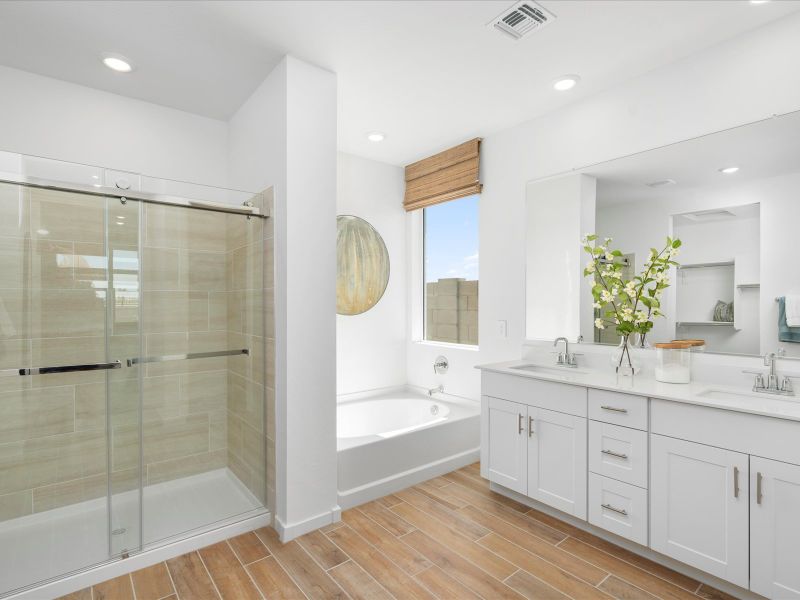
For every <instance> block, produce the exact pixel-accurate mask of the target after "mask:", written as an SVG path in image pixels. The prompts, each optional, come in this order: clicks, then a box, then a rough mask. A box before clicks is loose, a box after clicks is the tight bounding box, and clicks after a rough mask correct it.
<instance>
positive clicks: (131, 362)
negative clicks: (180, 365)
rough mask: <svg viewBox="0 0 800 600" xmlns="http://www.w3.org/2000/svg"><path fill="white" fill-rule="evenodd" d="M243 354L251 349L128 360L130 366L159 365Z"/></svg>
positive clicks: (248, 352) (165, 355)
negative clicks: (172, 361)
mask: <svg viewBox="0 0 800 600" xmlns="http://www.w3.org/2000/svg"><path fill="white" fill-rule="evenodd" d="M242 354H250V349H249V348H239V349H238V350H217V351H215V352H193V353H189V354H164V355H162V356H143V357H141V358H139V357H138V356H137V357H134V358H129V359H128V360H127V363H128V366H129V367H132V366H133V365H138V364H141V363H159V362H168V361H171V360H192V359H195V358H215V357H217V356H240V355H242Z"/></svg>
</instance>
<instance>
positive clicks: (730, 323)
mask: <svg viewBox="0 0 800 600" xmlns="http://www.w3.org/2000/svg"><path fill="white" fill-rule="evenodd" d="M527 219H528V221H527V236H528V237H527V257H526V258H527V263H526V264H527V280H526V287H527V297H526V304H527V306H526V326H527V337H528V339H548V340H552V339H554V338H555V337H557V336H560V335H567V336H568V337H570V338H571V339H573V338H577V337H578V336H582V337H583V341H584V342H593V343H598V344H618V343H619V336H618V335H617V334H616V332H615V331H614V328H613V327H607V328H605V329H602V330H601V329H597V328H596V327H595V324H594V321H595V318H596V317H597V316H598V315H597V314H595V313H596V309H595V308H594V307H593V306H592V302H593V301H592V297H591V293H590V285H591V283H590V279H589V278H584V277H583V268H584V266H585V263H586V261H587V260H588V256H587V255H586V254H585V253H584V251H583V249H582V245H581V243H580V239H581V237H582V236H583V234H585V233H589V232H594V233H597V234H598V235H599V236H600V238H601V239H604V238H605V237H609V238H613V246H614V248H617V249H619V250H620V251H621V252H622V256H619V257H616V258H615V259H614V260H615V261H617V262H619V263H621V264H622V265H623V271H624V274H625V276H628V275H632V274H635V273H638V272H640V271H641V269H642V265H643V263H644V262H645V261H646V260H647V259H648V256H649V252H650V248H651V247H654V246H657V245H659V244H663V242H664V240H665V239H666V238H667V236H670V237H673V238H680V239H681V240H682V242H683V245H682V247H681V249H680V250H681V252H680V255H679V257H678V258H677V259H676V260H677V261H678V262H679V263H680V266H679V267H677V268H673V269H672V272H671V273H670V287H669V288H668V289H667V290H666V291H665V293H664V296H663V299H662V302H661V304H662V307H663V312H664V313H665V315H666V317H665V318H660V319H656V321H655V326H654V328H653V330H652V331H651V332H650V333H649V334H648V338H649V341H650V342H651V343H655V342H662V341H670V340H674V339H701V340H705V348H706V350H707V351H708V352H717V353H728V354H747V355H750V354H753V355H754V354H764V353H766V352H773V351H776V350H778V349H779V348H782V349H784V350H785V352H786V355H787V356H794V357H800V327H788V325H787V322H786V319H785V316H783V315H781V314H779V313H780V308H781V307H782V306H783V303H782V302H781V299H782V298H786V297H787V296H788V297H790V298H792V297H798V296H800V267H799V266H798V264H797V262H796V260H797V257H798V254H800V252H799V251H798V242H797V240H798V239H799V238H800V113H792V114H789V115H785V116H781V117H775V118H773V119H769V120H766V121H761V122H758V123H754V124H750V125H746V126H742V127H738V128H735V129H731V130H727V131H723V132H720V133H716V134H712V135H707V136H704V137H701V138H696V139H692V140H688V141H685V142H682V143H678V144H674V145H671V146H667V147H664V148H659V149H656V150H651V151H648V152H643V153H640V154H636V155H633V156H628V157H624V158H620V159H617V160H613V161H609V162H605V163H602V164H598V165H594V166H592V167H587V168H585V169H580V170H578V171H576V172H574V173H570V174H568V175H563V176H558V177H551V178H548V179H544V180H540V181H533V182H531V183H529V184H528V188H527ZM793 340H797V341H793Z"/></svg>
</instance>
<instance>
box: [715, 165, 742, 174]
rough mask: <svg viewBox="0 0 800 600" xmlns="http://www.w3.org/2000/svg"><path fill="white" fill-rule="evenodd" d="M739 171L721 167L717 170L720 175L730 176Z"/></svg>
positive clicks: (735, 168)
mask: <svg viewBox="0 0 800 600" xmlns="http://www.w3.org/2000/svg"><path fill="white" fill-rule="evenodd" d="M738 170H739V167H723V168H722V169H720V170H719V172H720V173H725V175H730V174H731V173H736V171H738Z"/></svg>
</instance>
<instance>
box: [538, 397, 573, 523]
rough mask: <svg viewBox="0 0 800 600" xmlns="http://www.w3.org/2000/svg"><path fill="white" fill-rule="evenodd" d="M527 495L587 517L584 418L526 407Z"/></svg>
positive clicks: (570, 512) (566, 511)
mask: <svg viewBox="0 0 800 600" xmlns="http://www.w3.org/2000/svg"><path fill="white" fill-rule="evenodd" d="M527 425H528V490H527V493H528V496H529V497H531V498H533V499H534V500H538V501H539V502H542V503H544V504H548V505H550V506H552V507H553V508H557V509H558V510H562V511H564V512H565V513H569V514H571V515H573V516H576V517H578V518H581V519H585V518H586V479H587V474H588V469H587V465H586V419H585V418H584V417H576V416H573V415H568V414H565V413H560V412H555V411H552V410H545V409H543V408H536V407H533V406H529V407H528V422H527Z"/></svg>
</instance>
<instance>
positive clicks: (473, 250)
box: [425, 195, 479, 282]
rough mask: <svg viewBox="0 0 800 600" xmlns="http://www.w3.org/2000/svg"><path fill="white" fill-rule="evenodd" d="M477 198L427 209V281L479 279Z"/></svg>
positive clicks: (445, 203)
mask: <svg viewBox="0 0 800 600" xmlns="http://www.w3.org/2000/svg"><path fill="white" fill-rule="evenodd" d="M478 198H479V196H477V195H475V196H467V197H466V198H460V199H458V200H452V201H450V202H444V203H442V204H436V205H435V206H431V207H430V208H426V209H425V281H426V282H427V281H438V280H439V279H446V278H448V277H463V278H464V279H469V280H471V279H478Z"/></svg>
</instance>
